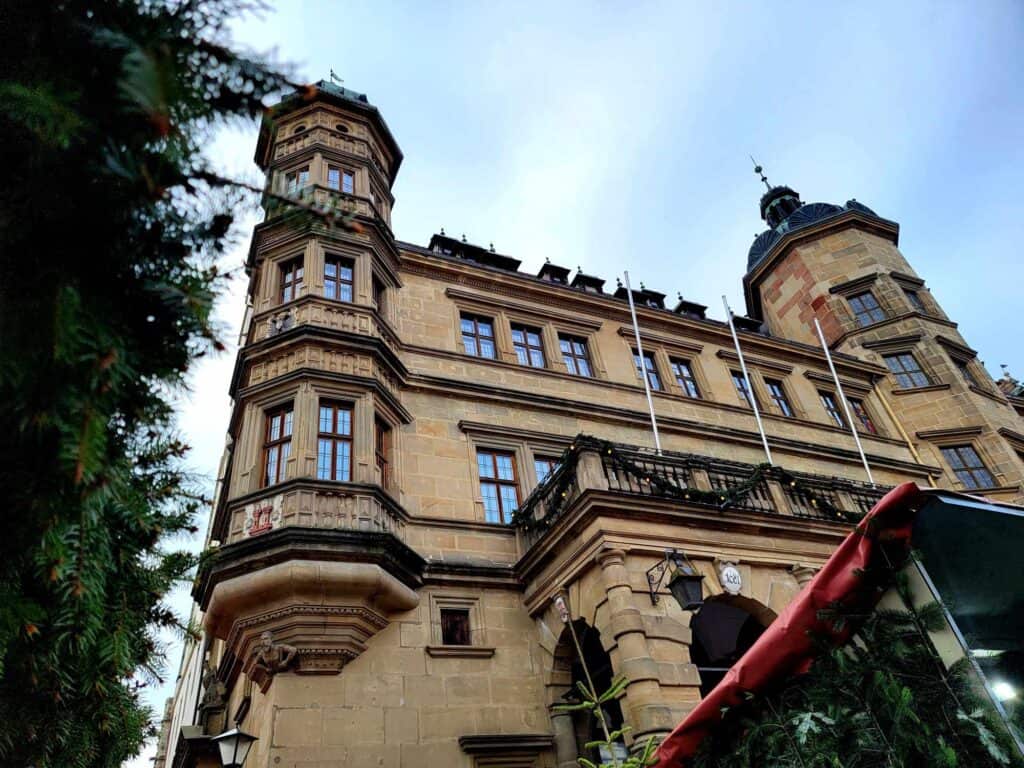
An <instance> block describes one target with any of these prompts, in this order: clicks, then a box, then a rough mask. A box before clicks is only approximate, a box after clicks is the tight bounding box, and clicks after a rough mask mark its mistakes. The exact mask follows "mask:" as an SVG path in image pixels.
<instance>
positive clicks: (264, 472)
mask: <svg viewBox="0 0 1024 768" xmlns="http://www.w3.org/2000/svg"><path fill="white" fill-rule="evenodd" d="M277 417H280V418H281V422H280V432H279V434H278V437H276V438H275V437H272V434H273V432H272V430H273V423H274V419H275V418H277ZM286 430H287V431H286ZM294 435H295V403H294V402H293V401H288V402H287V403H281V404H280V405H275V406H271V407H270V408H265V409H264V410H263V450H262V452H261V457H262V462H261V469H260V480H261V482H260V487H261V488H269V487H270V486H272V485H277V484H278V483H283V482H284V481H285V480H286V479H287V478H286V477H285V470H286V468H287V464H288V459H289V458H290V456H291V448H292V438H293V437H294ZM271 452H274V454H275V458H274V468H275V472H274V477H273V478H271V476H270V475H271V473H270V455H271Z"/></svg>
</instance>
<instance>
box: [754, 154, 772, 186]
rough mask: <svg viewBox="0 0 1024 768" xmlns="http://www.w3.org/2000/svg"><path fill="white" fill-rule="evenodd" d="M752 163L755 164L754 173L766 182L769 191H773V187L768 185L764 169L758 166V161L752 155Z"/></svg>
mask: <svg viewBox="0 0 1024 768" xmlns="http://www.w3.org/2000/svg"><path fill="white" fill-rule="evenodd" d="M750 162H752V163H753V164H754V173H756V174H757V175H758V176H760V177H761V181H763V182H764V185H765V186H766V187H767V188H768V189H771V188H772V185H771V184H769V183H768V177H767V176H765V175H764V168H762V167H761V166H760V165H758V164H757V160H755V159H754V156H753V155H750Z"/></svg>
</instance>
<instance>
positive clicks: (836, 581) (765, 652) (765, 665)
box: [656, 483, 926, 768]
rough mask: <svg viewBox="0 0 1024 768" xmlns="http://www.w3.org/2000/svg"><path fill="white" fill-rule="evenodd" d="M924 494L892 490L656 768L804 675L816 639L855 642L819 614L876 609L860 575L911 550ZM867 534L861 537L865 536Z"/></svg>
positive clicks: (664, 748)
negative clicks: (836, 608) (738, 708)
mask: <svg viewBox="0 0 1024 768" xmlns="http://www.w3.org/2000/svg"><path fill="white" fill-rule="evenodd" d="M925 498H926V495H925V493H924V492H923V491H922V490H921V489H920V488H918V487H917V486H916V485H914V484H913V483H904V484H903V485H900V486H897V487H896V488H894V489H893V490H891V491H889V493H887V494H886V495H885V496H884V497H883V498H882V499H881V500H880V501H879V502H878V503H877V504H876V505H875V506H874V507H873V508H872V510H871V511H870V512H869V513H868V514H867V515H866V516H865V518H864V519H863V520H862V521H861V522H860V523H859V524H858V526H857V531H855V532H853V533H851V534H850V535H849V536H847V537H846V539H845V540H844V541H843V543H842V544H840V545H839V548H838V549H837V550H836V551H835V552H834V553H833V555H832V557H830V558H829V559H828V562H826V563H825V565H824V566H823V567H822V569H821V570H820V571H819V572H818V573H817V575H815V577H814V578H813V579H812V580H811V583H810V584H808V585H807V586H806V587H805V588H804V590H803V591H802V592H800V594H799V595H797V596H796V598H794V600H793V602H792V603H790V604H789V606H788V607H787V608H786V610H784V611H783V612H782V614H781V615H780V616H779V617H778V618H777V619H776V620H775V621H774V622H772V624H771V626H769V627H768V629H766V630H765V631H764V633H763V634H762V635H761V637H759V638H758V639H757V642H755V643H754V644H753V645H752V646H751V647H750V650H748V651H747V652H746V653H745V654H744V655H743V658H741V659H740V660H739V661H738V662H736V664H735V665H733V667H732V669H730V670H729V671H728V672H727V673H726V675H725V677H724V678H723V679H722V681H721V682H720V683H719V684H718V685H717V686H715V688H714V690H712V691H711V693H709V694H708V695H707V696H705V697H704V698H703V699H702V700H701V702H700V703H699V704H698V705H697V706H696V707H695V708H694V709H693V711H692V712H690V714H689V715H687V717H686V719H685V720H683V722H681V723H680V724H679V725H678V726H676V729H675V730H674V731H672V733H671V734H669V736H668V738H666V739H665V741H663V742H662V744H661V746H660V747H659V748H658V751H657V753H656V756H657V758H658V762H657V763H656V768H678V766H681V765H685V761H686V759H687V758H689V757H692V756H693V755H694V754H696V752H697V748H698V747H699V746H700V743H701V741H702V740H703V738H704V736H705V734H707V732H708V731H709V730H710V729H712V728H713V727H714V726H715V724H716V723H718V721H719V720H721V718H722V707H731V706H735V705H736V704H739V703H740V701H741V698H740V697H741V694H742V693H743V692H745V691H763V690H765V689H767V688H769V687H770V686H771V685H773V684H775V683H779V682H781V681H784V680H786V679H787V678H789V677H791V676H792V675H795V674H800V673H801V672H806V671H807V669H808V668H809V667H810V665H811V662H812V661H813V660H814V654H813V648H814V646H813V643H812V641H811V636H812V635H814V636H818V637H823V636H829V635H830V636H831V637H832V638H833V640H834V641H835V643H836V644H837V645H839V644H842V643H844V642H845V641H846V640H847V639H849V635H850V633H851V631H852V628H851V627H849V625H848V624H847V625H846V627H845V628H844V630H843V631H842V632H836V631H835V630H834V629H833V628H832V626H831V625H830V624H829V623H828V622H826V621H823V620H821V619H819V618H818V612H819V611H821V610H822V609H824V608H827V607H828V606H830V605H833V604H835V603H836V602H841V603H843V604H844V605H847V606H850V607H854V606H856V607H857V608H859V609H867V608H870V607H872V606H873V605H874V603H876V602H877V601H878V599H879V598H880V597H881V593H880V592H877V591H874V590H870V591H867V592H865V590H864V580H863V579H862V578H859V577H858V576H857V575H856V572H857V571H859V570H861V569H866V568H868V567H869V566H871V565H872V561H873V560H874V559H875V558H878V557H880V556H881V548H880V547H879V543H880V542H886V550H887V551H889V552H890V553H891V552H892V551H893V549H895V550H897V551H901V552H902V554H903V555H904V556H905V555H906V554H907V553H909V551H910V534H911V529H912V527H913V522H914V513H915V512H916V511H917V509H918V508H919V507H920V505H921V503H922V502H923V501H924V500H925ZM865 533H866V534H868V535H862V534H865Z"/></svg>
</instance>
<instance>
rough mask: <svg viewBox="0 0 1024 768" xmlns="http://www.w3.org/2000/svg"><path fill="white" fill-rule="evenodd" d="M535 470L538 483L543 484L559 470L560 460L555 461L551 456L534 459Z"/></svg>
mask: <svg viewBox="0 0 1024 768" xmlns="http://www.w3.org/2000/svg"><path fill="white" fill-rule="evenodd" d="M533 468H534V470H535V471H536V472H537V483H538V484H540V483H543V482H544V481H545V480H547V479H548V476H549V475H550V474H551V473H552V472H554V471H555V470H556V469H557V468H558V459H553V458H551V457H550V456H536V457H534V459H533Z"/></svg>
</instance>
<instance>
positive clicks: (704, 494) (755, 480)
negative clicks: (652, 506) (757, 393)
mask: <svg viewBox="0 0 1024 768" xmlns="http://www.w3.org/2000/svg"><path fill="white" fill-rule="evenodd" d="M583 451H594V452H597V453H599V454H600V455H601V457H602V459H606V460H609V461H610V462H611V465H612V468H613V469H615V470H616V471H619V472H622V473H624V474H627V475H630V476H632V477H634V478H636V479H637V480H638V481H639V482H641V483H644V484H648V485H650V486H651V488H652V489H653V490H654V493H653V494H652V495H656V496H662V497H668V498H675V499H679V500H680V501H685V502H688V503H690V504H696V505H700V506H706V507H713V508H715V509H717V510H718V511H723V510H726V509H729V508H732V507H738V506H741V505H742V503H743V501H744V500H745V499H746V498H747V497H748V496H749V495H750V494H751V492H753V491H754V489H755V488H757V487H758V485H759V484H760V483H761V482H762V481H763V480H765V479H768V478H774V479H777V480H779V481H780V482H782V483H785V484H787V485H789V487H790V488H791V489H792V490H793V491H795V492H797V493H800V494H802V495H803V496H804V497H805V498H807V499H808V501H809V503H810V505H811V506H812V507H814V508H815V509H817V510H819V511H820V512H821V513H822V515H823V516H825V517H828V516H831V517H833V518H835V519H836V520H838V521H842V522H857V521H858V520H859V519H860V517H859V516H854V515H851V514H850V513H848V512H846V511H844V510H841V509H839V508H837V507H836V506H835V505H834V504H833V503H832V502H831V501H829V500H828V499H827V498H824V497H822V496H820V495H819V494H818V493H816V492H815V491H814V490H813V489H812V488H811V487H810V486H809V485H808V484H807V483H805V482H804V481H802V480H801V479H800V478H798V477H797V476H795V475H793V474H792V473H790V472H787V471H786V470H784V469H780V468H778V467H774V466H773V465H771V464H769V463H767V462H764V463H761V464H758V465H757V466H755V467H754V468H753V469H752V470H751V473H750V475H749V476H748V477H746V478H745V479H743V480H742V481H740V482H738V483H737V484H736V485H732V486H729V487H728V488H720V489H714V490H703V489H700V488H693V487H684V488H680V487H679V486H678V485H676V484H675V483H673V482H671V481H669V480H667V479H666V478H664V477H662V476H660V475H659V474H658V473H657V472H651V471H650V470H649V469H647V468H645V467H642V466H640V465H639V464H637V463H636V462H635V461H633V460H632V459H631V458H629V456H627V455H626V454H625V453H624V452H623V451H621V450H620V449H619V448H618V447H617V446H616V445H615V443H612V442H610V441H608V440H602V439H599V438H596V437H592V436H590V435H582V434H581V435H577V436H576V438H575V439H574V440H573V442H572V444H571V445H570V446H569V447H568V448H566V449H565V450H564V451H563V452H562V455H561V457H560V458H559V463H558V468H557V469H556V470H555V471H554V472H553V473H552V475H551V476H550V477H549V478H548V479H547V480H545V482H544V483H542V484H541V485H540V486H538V488H537V489H536V490H534V492H533V493H532V494H531V495H530V497H528V498H527V500H526V502H525V503H524V504H522V505H521V506H520V508H519V509H518V510H516V512H515V514H514V515H513V516H512V524H513V525H515V526H517V527H519V528H520V529H521V530H523V531H526V532H534V531H543V530H547V529H548V528H549V527H550V526H551V525H552V524H553V523H554V522H555V520H557V519H558V518H559V516H560V515H561V513H562V511H563V509H564V507H565V505H566V504H567V503H568V502H569V501H570V489H571V487H572V485H573V483H574V482H575V480H576V465H577V464H578V463H579V457H580V454H581V453H582V452H583ZM541 498H546V499H547V504H546V506H547V512H546V514H545V515H544V517H542V518H534V517H533V514H532V507H533V504H532V503H530V502H531V500H535V499H541Z"/></svg>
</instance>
